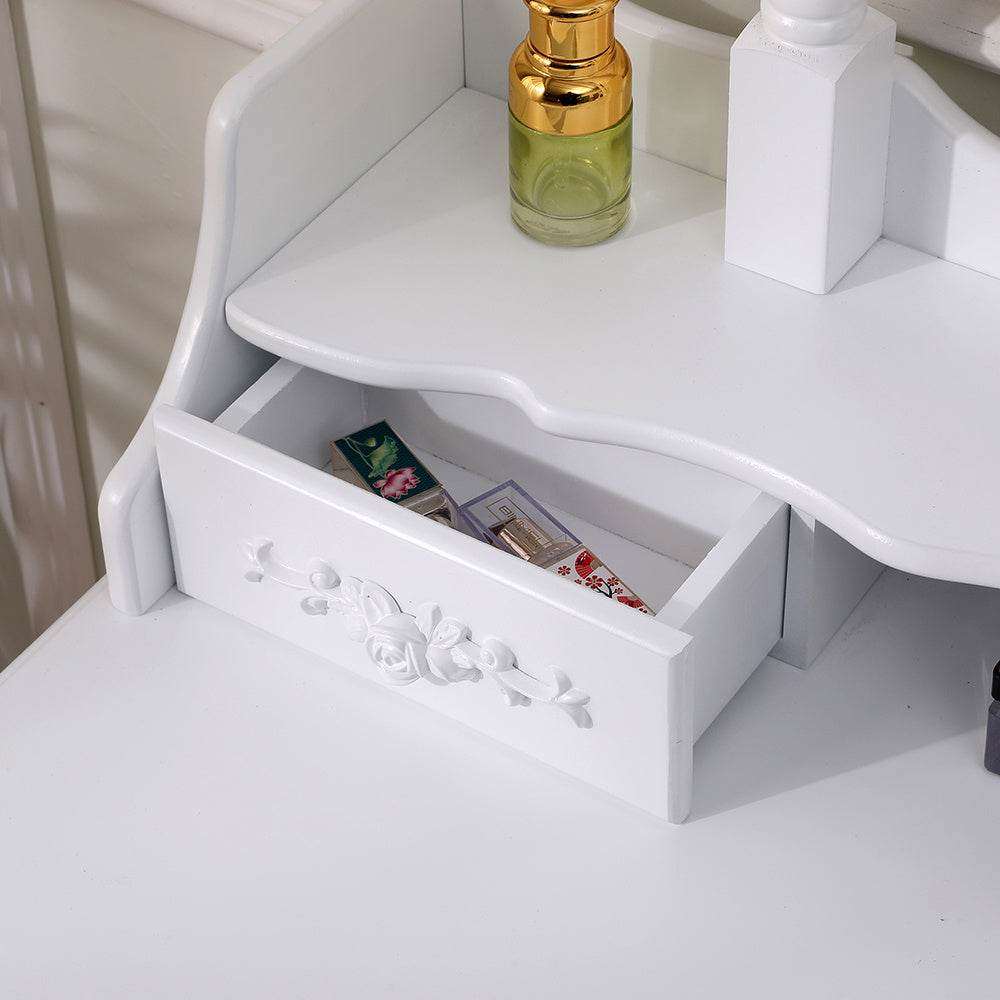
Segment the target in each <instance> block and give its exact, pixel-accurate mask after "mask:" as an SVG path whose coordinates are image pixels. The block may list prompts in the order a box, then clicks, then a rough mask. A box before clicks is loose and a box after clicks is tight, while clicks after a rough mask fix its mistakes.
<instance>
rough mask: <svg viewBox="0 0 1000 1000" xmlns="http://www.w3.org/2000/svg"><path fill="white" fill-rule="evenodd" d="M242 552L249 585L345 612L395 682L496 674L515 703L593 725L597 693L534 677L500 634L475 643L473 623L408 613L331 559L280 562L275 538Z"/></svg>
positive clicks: (558, 676)
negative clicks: (264, 585) (273, 587)
mask: <svg viewBox="0 0 1000 1000" xmlns="http://www.w3.org/2000/svg"><path fill="white" fill-rule="evenodd" d="M242 547H243V554H244V557H245V558H246V560H247V562H248V564H249V568H248V569H247V571H246V574H245V575H246V578H247V580H249V581H251V582H252V583H261V582H263V581H264V580H265V579H267V580H272V581H274V582H275V583H278V584H281V585H282V586H285V587H289V588H291V589H293V590H297V591H300V592H302V593H303V595H304V596H303V597H302V599H301V601H300V607H301V608H302V610H303V611H304V612H305V613H306V614H310V615H326V614H329V613H330V612H335V613H336V614H338V615H340V616H341V617H342V618H343V621H344V625H345V628H346V630H347V634H348V636H349V637H350V638H351V639H353V640H354V641H355V642H358V643H362V644H363V645H364V647H365V649H366V650H367V652H368V656H369V658H370V659H371V660H372V662H373V663H374V664H375V666H376V667H377V668H378V671H379V673H380V674H381V676H382V677H383V679H384V680H385V681H387V682H388V683H389V684H412V683H413V682H414V681H418V680H425V681H427V682H428V683H430V684H440V685H444V684H457V683H459V682H461V681H470V682H472V683H476V682H477V681H479V680H481V679H482V678H483V677H488V678H489V679H490V680H491V681H492V682H493V683H494V684H495V685H496V687H497V688H498V690H499V691H500V693H501V695H503V697H504V699H505V700H506V702H507V704H508V705H531V704H532V703H533V702H536V701H538V702H543V703H545V704H549V705H555V706H556V707H557V708H559V709H562V711H564V712H565V713H566V714H567V715H568V716H569V717H570V718H571V719H572V720H573V722H575V723H576V725H577V726H579V727H580V728H581V729H589V728H591V726H593V719H592V718H591V716H590V713H589V712H588V711H587V708H586V706H587V704H588V703H589V702H590V695H588V694H585V693H584V692H583V691H580V690H578V689H577V688H575V687H573V684H572V682H571V681H570V679H569V677H568V676H567V675H566V674H565V673H564V672H563V671H562V670H559V669H558V668H557V667H549V675H550V680H549V681H542V680H538V679H537V678H535V677H532V676H531V675H530V674H526V673H525V672H524V671H523V670H521V668H520V667H519V666H518V664H517V659H516V658H515V656H514V653H513V650H511V648H510V647H509V646H508V645H506V643H503V642H501V641H500V640H499V639H496V638H492V637H487V638H485V639H483V640H482V641H480V642H478V643H477V642H474V641H473V639H472V633H471V630H470V628H469V626H468V625H466V624H465V623H464V622H461V621H459V620H458V619H457V618H451V617H447V616H445V615H444V614H443V613H442V611H441V609H440V608H439V607H438V606H437V605H436V604H422V605H421V606H420V607H419V608H418V609H417V613H416V615H411V614H407V613H406V612H405V611H403V610H402V609H401V608H400V606H399V604H398V603H397V602H396V600H395V598H394V597H393V596H392V595H391V594H390V593H389V592H388V591H387V590H385V589H383V588H382V587H380V586H379V585H378V584H377V583H372V582H371V581H370V580H361V579H358V578H357V577H343V578H341V577H340V575H339V574H338V573H337V572H336V570H335V569H334V568H333V567H332V566H331V565H330V564H329V563H328V562H326V561H325V560H323V559H312V560H310V561H309V563H308V564H307V565H306V567H305V568H304V569H296V568H295V567H292V566H288V565H286V564H284V563H282V562H280V561H279V560H278V559H276V558H275V556H274V543H273V542H272V541H271V540H270V539H266V538H264V539H256V540H254V541H250V542H244V543H243V546H242Z"/></svg>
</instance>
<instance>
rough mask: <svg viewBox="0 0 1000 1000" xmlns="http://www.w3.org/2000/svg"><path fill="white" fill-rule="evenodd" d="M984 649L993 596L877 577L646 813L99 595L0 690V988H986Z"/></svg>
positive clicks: (24, 992) (555, 992) (111, 999)
mask: <svg viewBox="0 0 1000 1000" xmlns="http://www.w3.org/2000/svg"><path fill="white" fill-rule="evenodd" d="M998 650H1000V594H998V593H996V592H988V591H981V590H977V589H975V588H969V587H964V586H956V585H946V584H942V583H938V582H934V581H930V580H924V579H918V578H912V579H906V578H904V577H903V576H902V575H901V574H897V573H892V572H889V573H886V574H885V576H884V577H883V578H882V580H880V582H879V583H878V584H877V585H876V587H875V588H874V589H873V590H872V591H871V592H870V594H869V595H868V597H867V598H866V599H865V601H864V602H863V604H862V605H861V607H859V608H858V610H857V613H856V614H854V615H853V616H852V617H851V619H850V620H849V621H848V623H847V625H846V627H845V628H844V629H843V630H842V632H841V633H840V634H839V636H838V637H837V638H836V639H835V641H834V644H833V645H832V646H831V647H830V648H829V649H828V650H827V652H826V653H825V654H824V655H823V657H822V658H821V659H820V661H819V662H817V663H816V664H815V665H814V667H813V668H812V669H811V670H809V671H807V672H804V673H803V672H802V671H798V670H795V669H793V668H790V667H785V666H783V665H781V664H776V663H773V662H769V663H767V664H765V665H764V667H762V669H761V670H759V671H757V673H755V674H754V676H753V677H752V678H751V679H750V681H749V682H748V683H747V685H746V686H745V687H744V688H743V689H742V691H741V692H740V694H739V695H738V696H737V697H736V699H735V700H734V701H733V702H732V703H731V704H730V705H729V706H728V707H727V709H726V710H725V711H724V712H723V713H722V715H720V717H719V718H718V719H717V720H716V722H715V723H714V724H713V725H712V727H711V728H710V729H709V730H708V732H707V733H706V734H705V736H704V737H702V739H701V740H700V741H699V742H698V745H697V747H696V749H695V770H696V786H695V793H694V804H693V809H692V815H691V818H690V820H689V822H688V823H687V824H686V825H684V826H667V825H665V824H663V823H660V822H658V821H656V820H655V819H653V818H651V817H649V816H647V815H645V814H643V813H641V812H639V811H638V810H635V809H633V808H631V807H629V806H627V805H625V804H624V803H621V802H617V801H615V800H613V799H611V798H609V797H607V796H604V795H602V794H601V793H599V792H596V791H595V790H594V789H592V788H588V787H586V786H584V785H582V784H581V783H578V782H575V781H572V780H571V779H567V778H565V777H564V776H562V775H560V774H558V773H556V772H555V771H554V770H552V769H551V768H548V767H546V766H545V765H543V764H541V763H539V762H537V761H532V760H529V759H528V758H526V757H525V756H524V755H523V754H518V753H516V752H514V751H511V750H510V749H508V748H506V747H504V746H502V745H500V744H499V743H496V742H494V741H492V740H486V739H482V738H479V737H477V736H476V735H475V734H473V733H471V732H470V731H469V730H468V729H465V728H464V727H460V726H457V725H454V724H451V723H449V722H448V720H444V719H442V718H441V717H440V716H439V715H436V714H431V713H429V712H421V711H419V710H414V706H412V705H408V704H406V703H404V702H403V701H402V700H401V699H399V698H397V697H395V696H394V694H393V693H392V692H390V691H387V690H386V689H384V688H382V687H379V686H377V685H371V684H366V683H363V682H362V681H361V680H360V679H359V678H357V677H355V676H354V675H353V674H351V673H350V672H348V671H346V670H341V669H338V668H336V667H333V666H331V665H330V664H329V663H328V662H327V661H326V660H323V659H321V658H320V657H316V656H312V655H310V654H308V653H304V652H301V651H296V650H294V649H293V648H292V647H291V646H289V644H288V643H286V642H284V641H282V640H280V639H276V638H274V637H271V636H268V635H265V634H264V633H262V632H261V631H260V630H259V629H256V628H254V627H252V626H248V625H246V624H244V623H242V622H239V621H237V620H236V619H234V618H232V617H231V616H230V615H226V614H223V613H222V612H219V611H217V610H215V609H212V608H209V607H207V606H206V605H205V604H203V603H201V602H199V601H194V600H190V599H186V598H183V597H181V596H179V595H178V594H176V593H175V592H171V593H170V594H168V595H167V597H166V598H165V600H164V601H162V602H161V603H159V604H158V605H157V606H156V607H155V608H154V609H153V611H152V613H151V614H148V615H145V616H143V617H141V618H133V617H129V616H126V615H123V614H120V613H118V612H116V611H114V610H113V608H112V607H111V605H110V602H109V600H108V597H107V592H106V590H105V588H104V587H103V585H102V586H101V587H100V588H99V589H97V590H96V591H94V593H93V594H92V595H91V596H90V597H89V598H88V599H87V601H86V602H85V603H84V604H83V605H82V606H81V607H80V608H79V609H78V610H77V611H76V613H75V614H74V615H73V616H72V617H70V618H69V619H67V620H65V621H64V622H63V623H61V625H60V626H59V627H58V628H57V629H55V630H53V631H52V632H50V633H49V634H47V635H46V637H45V639H44V640H43V642H42V643H41V644H40V645H39V646H37V647H36V648H35V649H34V650H32V651H31V653H30V654H29V655H27V656H26V657H24V658H23V659H22V660H20V661H19V662H18V663H17V664H16V665H15V666H13V667H11V668H9V669H8V670H7V671H5V672H4V673H3V674H0V760H2V761H3V767H0V802H3V804H4V805H3V808H4V822H3V823H2V824H0V885H2V886H3V893H2V897H0V933H2V935H3V941H4V949H5V954H4V961H3V962H2V963H0V992H2V993H3V994H4V995H5V996H9V997H18V998H26V997H30V998H32V1000H65V998H66V997H84V996H86V997H100V998H101V1000H134V998H136V997H142V998H144V1000H176V998H177V997H179V996H183V997H241V998H247V1000H273V998H275V997H295V998H296V1000H329V998H330V996H331V993H335V994H337V995H338V996H343V997H364V998H367V1000H389V998H398V997H399V995H400V992H401V989H402V992H404V993H405V995H406V996H407V998H408V1000H441V998H442V997H448V998H452V997H455V998H458V997H466V996H469V994H470V984H477V983H480V984H487V986H488V990H489V991H490V992H492V994H493V995H494V996H498V997H517V996H524V997H546V998H548V997H552V998H555V997H579V998H587V1000H607V998H609V997H619V996H621V997H630V998H633V997H636V998H638V997H650V996H657V997H661V996H668V995H669V996H678V997H684V998H687V997H706V998H708V997H711V998H716V997H735V996H746V995H747V994H748V989H750V990H751V991H752V992H753V993H754V994H755V995H759V996H764V997H767V998H769V1000H803V998H825V997H851V998H852V1000H885V998H886V995H887V986H886V984H887V983H888V984H891V985H890V986H889V987H888V990H889V993H891V994H892V995H897V994H898V995H900V996H906V997H907V998H910V1000H942V997H950V996H961V997H988V996H991V995H992V991H993V987H994V985H995V982H996V935H995V934H994V933H993V930H994V928H995V926H996V893H995V880H993V879H991V878H990V875H989V873H990V872H991V871H992V870H993V867H994V865H995V861H996V831H997V829H998V828H1000V791H998V782H1000V779H998V778H997V776H996V775H992V774H989V773H988V772H986V771H985V770H984V769H983V767H982V754H983V724H984V721H985V717H986V714H985V713H986V706H987V699H986V692H987V688H986V683H987V677H988V674H989V671H990V670H991V669H992V664H993V663H994V662H995V659H996V657H997V653H998ZM528 711H529V712H530V711H531V710H530V709H529V710H528ZM61 817H72V818H73V822H72V836H68V835H67V832H66V830H65V828H64V827H63V826H62V825H61V823H60V818H61ZM480 914H485V915H487V916H484V917H482V918H480V917H479V915H480ZM428 928H434V929H436V930H435V932H434V933H431V932H430V931H429V930H428ZM54 949H55V950H57V951H58V954H59V961H53V951H54ZM401 984H403V985H402V986H401ZM748 984H750V986H749V987H748ZM471 991H472V993H476V994H479V993H480V992H481V991H480V990H479V989H478V988H477V987H475V986H474V985H473V986H472V987H471Z"/></svg>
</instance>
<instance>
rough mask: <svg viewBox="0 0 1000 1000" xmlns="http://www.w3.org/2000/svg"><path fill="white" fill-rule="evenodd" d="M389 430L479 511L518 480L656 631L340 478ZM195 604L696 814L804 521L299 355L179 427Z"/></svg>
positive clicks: (770, 636) (774, 633) (622, 456)
mask: <svg viewBox="0 0 1000 1000" xmlns="http://www.w3.org/2000/svg"><path fill="white" fill-rule="evenodd" d="M380 419H386V420H388V421H389V422H390V424H391V425H392V426H393V428H394V429H395V430H396V431H397V432H398V433H399V434H400V435H401V436H402V437H403V438H404V439H405V440H406V442H407V443H408V444H409V445H410V446H411V447H412V448H413V449H414V451H415V452H416V453H417V454H418V456H419V457H420V459H421V460H422V461H424V463H425V464H426V465H427V466H428V468H429V469H430V470H431V471H432V472H433V473H434V474H435V475H436V476H437V478H438V479H439V480H440V481H441V482H442V484H443V485H444V486H445V488H446V489H447V490H448V491H449V492H450V493H451V494H452V495H453V496H454V497H455V498H456V499H457V500H458V501H459V502H464V501H466V500H468V499H470V498H472V497H474V496H476V495H478V494H480V493H482V492H483V491H484V490H486V489H488V488H490V487H491V486H492V485H493V484H494V483H497V482H502V481H504V480H507V479H514V480H516V481H517V482H518V483H519V484H520V485H522V486H523V487H524V488H525V489H526V490H528V491H529V492H530V493H531V494H532V495H533V496H534V497H535V498H536V499H537V500H538V501H540V502H541V503H543V504H544V505H545V506H546V507H547V508H548V509H549V510H551V511H552V513H553V514H555V516H557V517H558V518H559V519H560V520H562V521H563V522H564V523H565V524H566V525H567V526H568V527H569V528H570V530H571V531H573V532H574V533H575V534H576V535H578V536H579V537H580V538H581V539H582V540H583V541H584V542H585V543H586V544H587V545H588V546H589V547H591V548H592V549H593V550H594V552H595V553H597V554H598V555H599V556H600V558H601V559H602V560H604V561H605V563H607V565H608V566H609V567H611V568H613V570H614V572H615V573H617V574H619V575H620V576H621V578H622V580H624V581H625V582H627V583H628V585H629V586H630V587H631V588H632V589H633V590H635V591H636V592H637V593H638V594H639V595H640V596H641V597H642V598H643V599H644V600H645V601H646V603H647V604H648V605H649V606H651V607H654V608H660V609H662V610H660V611H659V613H658V614H656V615H655V616H652V615H646V614H643V613H642V612H641V611H638V610H636V609H634V608H630V607H627V606H625V605H622V604H619V603H616V602H615V601H610V600H607V599H605V598H604V597H602V596H601V595H599V594H597V593H593V592H591V591H590V590H588V589H587V588H585V587H582V586H573V585H571V584H570V583H569V582H567V581H566V580H564V579H562V578H560V577H558V576H557V575H555V574H553V573H551V572H548V571H546V570H544V569H541V568H539V567H536V566H534V565H531V564H529V563H526V562H522V561H521V560H519V559H517V558H515V557H514V556H511V555H508V554H507V553H505V552H502V551H500V550H498V549H494V548H491V547H490V546H488V545H486V544H484V543H483V542H481V541H479V540H477V539H475V538H472V537H469V536H467V535H464V534H462V533H460V532H458V531H455V530H452V529H450V528H447V527H445V526H443V525H441V524H438V523H436V522H434V521H432V520H430V519H428V518H424V517H421V516H420V515H418V514H415V513H413V512H412V511H409V510H406V509H403V508H401V507H398V506H396V505H393V504H391V503H389V502H387V501H385V500H383V499H382V498H380V497H378V496H375V495H374V494H371V493H368V492H367V491H365V490H363V489H359V488H358V487H356V486H353V485H351V484H349V483H345V482H342V481H340V480H339V479H336V478H334V477H333V476H332V475H330V473H329V472H328V471H327V468H328V466H329V461H330V452H329V442H330V440H331V439H333V438H337V437H341V436H343V435H346V434H350V433H352V432H353V431H355V430H358V429H360V428H361V427H364V426H367V425H369V424H371V423H373V422H375V421H376V420H380ZM155 433H156V449H157V456H158V461H159V465H160V471H161V476H162V482H163V492H164V497H165V501H166V508H167V514H168V521H169V526H170V534H171V542H172V546H173V555H174V562H175V568H176V573H177V582H178V586H179V588H180V589H181V590H182V591H184V592H185V593H187V594H190V595H191V596H193V597H195V598H198V599H200V600H203V601H205V602H207V603H209V604H212V605H214V606H216V607H218V608H221V609H223V610H224V611H227V612H229V613H231V614H233V615H236V616H237V617H239V618H242V619H245V620H246V621H248V622H251V623H253V624H255V625H257V626H260V627H262V628H264V629H266V630H267V631H268V632H272V633H274V634H276V635H279V636H282V637H284V638H286V639H288V640H290V641H291V642H293V643H295V644H297V645H299V646H301V647H304V648H306V649H309V650H311V651H313V652H315V653H318V654H320V655H321V656H323V657H326V658H328V659H330V660H332V661H334V662H336V663H337V664H340V665H343V666H345V667H347V668H349V669H351V670H353V671H355V672H356V673H359V674H362V675H364V676H367V677H370V678H373V679H379V680H382V681H385V682H389V683H393V684H396V685H397V686H398V689H399V690H400V691H401V692H402V693H403V694H404V695H406V696H407V697H410V698H412V699H414V700H416V701H419V702H420V703H422V704H424V705H426V706H428V707H430V708H433V709H435V710H437V711H439V712H443V713H445V714H446V715H448V716H451V717H452V718H455V719H458V720H461V721H462V722H464V723H466V724H468V725H470V726H472V727H473V728H475V729H477V730H479V731H480V732H483V733H486V734H488V735H490V736H492V737H495V738H496V739H498V740H501V741H503V742H505V743H507V744H509V745H511V746H513V747H516V748H518V749H520V750H522V751H524V752H526V753H528V754H530V755H532V756H534V757H536V758H538V759H540V760H542V761H545V762H547V763H549V764H551V765H554V766H555V767H557V768H560V769H561V770H563V771H565V772H567V773H569V774H572V775H574V776H576V777H578V778H581V779H583V780H584V781H587V782H589V783H591V784H593V785H596V786H598V787H600V788H603V789H605V790H607V791H608V792H611V793H612V794H614V795H616V796H619V797H621V798H623V799H626V800H628V801H629V802H631V803H634V804H635V805H637V806H640V807H641V808H643V809H646V810H649V811H651V812H653V813H655V814H657V815H659V816H663V817H666V818H668V819H670V820H672V821H680V820H682V819H684V817H685V816H686V815H687V812H688V810H689V807H690V798H691V761H692V746H693V743H694V741H695V740H696V739H697V738H698V736H700V735H701V733H702V732H703V731H704V729H705V728H706V727H707V726H708V725H709V723H710V722H711V721H712V719H713V718H714V717H715V716H716V715H717V714H718V712H719V711H721V709H722V708H723V707H724V706H725V705H726V703H727V702H728V701H729V699H730V698H731V697H732V695H733V694H734V693H735V692H736V690H737V689H738V688H739V687H740V685H741V684H742V683H743V682H744V680H745V679H746V678H747V677H748V676H749V674H750V673H751V672H752V671H753V669H754V668H755V667H756V666H757V664H758V663H759V662H760V661H761V660H762V659H763V657H764V656H765V655H766V654H767V653H768V652H769V650H770V649H771V647H772V646H773V645H774V643H775V642H776V641H777V640H778V638H779V636H780V633H781V622H782V607H783V602H784V590H785V561H786V550H787V540H788V509H787V506H786V505H785V504H782V503H779V502H777V501H775V500H773V499H772V498H770V497H768V496H765V495H762V494H760V493H759V492H757V491H756V490H753V489H751V488H750V487H747V486H745V485H743V484H740V483H737V482H735V481H733V480H730V479H728V478H726V477H722V476H718V475H716V474H714V473H709V472H706V471H705V470H702V469H698V468H696V467H693V466H690V465H686V464H684V463H680V462H677V461H675V460H671V459H667V458H664V457H662V456H658V455H652V454H648V453H645V452H639V451H634V450H630V449H626V448H620V447H615V446H611V445H605V444H597V443H590V442H582V441H574V440H567V439H563V438H558V437H554V436H552V435H549V434H546V433H544V432H542V431H540V430H538V429H537V428H536V427H534V426H533V425H532V424H531V423H530V421H528V420H527V418H526V417H525V416H524V415H523V414H522V413H520V411H518V410H517V409H516V407H514V406H512V405H511V404H508V403H506V402H503V401H500V400H495V399H490V398H485V397H481V396H473V395H463V394H460V393H437V392H419V391H415V390H399V389H381V388H376V387H371V386H364V385H360V384H357V383H354V382H350V381H347V380H344V379H340V378H337V377H335V376H332V375H327V374H324V373H319V372H316V371H313V370H310V369H303V368H300V367H298V366H297V365H295V364H293V363H291V362H289V361H284V360H282V361H278V362H277V363H276V364H275V365H274V366H273V367H272V368H271V369H270V370H269V371H267V372H266V373H265V374H264V375H263V376H262V377H261V378H260V380H259V381H258V382H257V383H256V384H254V385H253V386H251V388H250V389H248V390H247V391H246V392H245V393H244V394H243V395H242V396H241V397H240V398H239V399H238V400H237V401H236V402H235V403H234V404H233V405H232V406H230V407H229V408H228V409H227V410H226V411H225V412H224V413H223V414H222V415H221V416H220V417H219V419H218V420H216V421H215V423H214V424H213V423H209V422H207V421H205V420H202V419H199V418H197V417H195V416H192V415H191V414H189V413H186V412H184V411H182V410H178V409H175V408H172V407H168V406H163V407H161V408H160V409H159V410H158V411H157V412H156V415H155Z"/></svg>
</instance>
